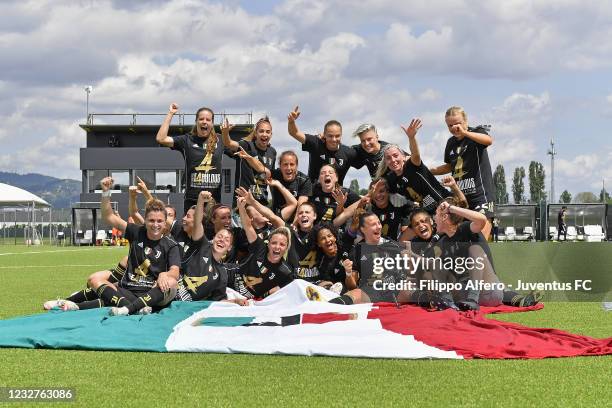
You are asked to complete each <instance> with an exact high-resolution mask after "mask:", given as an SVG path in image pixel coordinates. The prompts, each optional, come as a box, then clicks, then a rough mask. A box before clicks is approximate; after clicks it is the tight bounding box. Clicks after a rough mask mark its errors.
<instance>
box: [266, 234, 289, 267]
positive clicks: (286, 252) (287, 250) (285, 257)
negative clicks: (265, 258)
mask: <svg viewBox="0 0 612 408" xmlns="http://www.w3.org/2000/svg"><path fill="white" fill-rule="evenodd" d="M274 235H283V236H284V237H285V238H287V249H286V250H285V253H283V259H287V256H288V254H289V249H291V230H290V229H289V228H287V227H278V228H276V229H275V230H274V231H272V232H271V233H270V235H269V236H268V242H270V241H271V240H272V237H273V236H274Z"/></svg>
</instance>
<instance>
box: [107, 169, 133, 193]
mask: <svg viewBox="0 0 612 408" xmlns="http://www.w3.org/2000/svg"><path fill="white" fill-rule="evenodd" d="M111 177H112V178H113V182H114V184H113V191H123V192H127V191H128V189H129V187H130V172H129V171H128V170H111Z"/></svg>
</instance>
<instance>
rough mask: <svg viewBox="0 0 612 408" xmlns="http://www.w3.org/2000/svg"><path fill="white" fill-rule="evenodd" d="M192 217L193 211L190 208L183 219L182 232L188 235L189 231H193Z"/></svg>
mask: <svg viewBox="0 0 612 408" xmlns="http://www.w3.org/2000/svg"><path fill="white" fill-rule="evenodd" d="M194 215H195V209H193V208H190V209H189V210H187V212H186V213H185V216H184V217H183V231H185V232H186V233H187V234H190V233H191V231H193V221H194Z"/></svg>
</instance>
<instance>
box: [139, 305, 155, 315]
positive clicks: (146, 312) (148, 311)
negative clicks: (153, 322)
mask: <svg viewBox="0 0 612 408" xmlns="http://www.w3.org/2000/svg"><path fill="white" fill-rule="evenodd" d="M151 313H153V308H152V307H151V306H145V307H143V308H142V309H140V310H139V311H138V314H139V315H149V314H151Z"/></svg>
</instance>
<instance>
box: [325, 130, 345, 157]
mask: <svg viewBox="0 0 612 408" xmlns="http://www.w3.org/2000/svg"><path fill="white" fill-rule="evenodd" d="M323 137H324V138H325V147H327V150H330V151H332V152H335V151H336V150H338V149H339V148H340V140H341V139H342V128H341V127H340V126H338V125H336V124H331V125H327V126H326V127H325V130H324V131H323Z"/></svg>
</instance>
